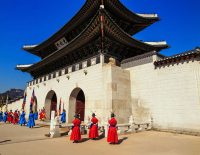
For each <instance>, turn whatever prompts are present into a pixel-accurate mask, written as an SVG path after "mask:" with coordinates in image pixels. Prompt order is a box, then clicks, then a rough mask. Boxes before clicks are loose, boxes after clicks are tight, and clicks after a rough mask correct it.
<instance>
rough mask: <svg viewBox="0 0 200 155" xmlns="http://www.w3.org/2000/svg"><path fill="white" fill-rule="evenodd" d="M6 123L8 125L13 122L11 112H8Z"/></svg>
mask: <svg viewBox="0 0 200 155" xmlns="http://www.w3.org/2000/svg"><path fill="white" fill-rule="evenodd" d="M8 122H9V123H12V122H13V112H12V110H10V112H8Z"/></svg>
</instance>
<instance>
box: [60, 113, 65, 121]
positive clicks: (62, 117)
mask: <svg viewBox="0 0 200 155" xmlns="http://www.w3.org/2000/svg"><path fill="white" fill-rule="evenodd" d="M61 122H62V123H65V122H66V112H63V113H62V115H61Z"/></svg>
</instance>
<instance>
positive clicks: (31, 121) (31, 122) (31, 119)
mask: <svg viewBox="0 0 200 155" xmlns="http://www.w3.org/2000/svg"><path fill="white" fill-rule="evenodd" d="M34 126H35V120H34V113H33V111H31V112H30V114H29V118H28V123H27V127H29V128H33V127H34Z"/></svg>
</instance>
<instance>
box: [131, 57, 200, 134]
mask: <svg viewBox="0 0 200 155" xmlns="http://www.w3.org/2000/svg"><path fill="white" fill-rule="evenodd" d="M154 57H155V56H154ZM154 59H155V58H154ZM127 70H129V71H130V76H131V77H130V79H131V96H132V107H133V108H132V110H133V115H134V118H135V121H136V122H137V123H145V122H148V121H150V120H151V118H153V125H154V128H157V129H164V130H165V129H166V130H179V131H194V132H196V131H197V132H199V131H200V100H199V99H200V67H199V62H198V61H194V62H192V61H190V62H188V63H187V62H185V63H183V64H182V63H179V64H178V65H177V64H175V65H174V66H172V65H170V66H166V67H161V68H157V69H155V68H154V65H153V63H148V64H144V65H140V66H136V67H132V68H129V69H127Z"/></svg>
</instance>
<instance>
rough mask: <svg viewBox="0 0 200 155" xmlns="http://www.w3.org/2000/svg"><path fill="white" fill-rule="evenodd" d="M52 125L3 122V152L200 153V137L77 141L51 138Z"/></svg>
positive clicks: (157, 134) (146, 134)
mask: <svg viewBox="0 0 200 155" xmlns="http://www.w3.org/2000/svg"><path fill="white" fill-rule="evenodd" d="M48 132H49V128H46V127H42V128H34V129H29V128H26V127H20V126H14V125H8V124H6V125H5V124H0V154H1V155H36V154H38V155H40V154H42V155H55V154H59V155H67V154H68V155H70V154H79V155H102V154H103V155H106V154H111V153H112V154H114V155H118V154H119V155H122V154H125V155H200V137H195V136H188V135H179V134H172V133H164V132H154V131H148V132H141V133H135V134H130V135H121V136H119V139H120V142H121V144H119V145H109V144H108V143H107V142H106V139H104V138H103V139H100V140H96V141H92V140H88V139H87V137H86V136H83V138H84V139H83V142H82V143H79V144H73V143H72V142H70V140H69V137H66V136H64V137H60V138H55V139H50V138H48V137H45V136H44V135H45V134H47V133H48Z"/></svg>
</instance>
